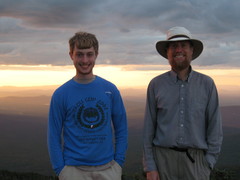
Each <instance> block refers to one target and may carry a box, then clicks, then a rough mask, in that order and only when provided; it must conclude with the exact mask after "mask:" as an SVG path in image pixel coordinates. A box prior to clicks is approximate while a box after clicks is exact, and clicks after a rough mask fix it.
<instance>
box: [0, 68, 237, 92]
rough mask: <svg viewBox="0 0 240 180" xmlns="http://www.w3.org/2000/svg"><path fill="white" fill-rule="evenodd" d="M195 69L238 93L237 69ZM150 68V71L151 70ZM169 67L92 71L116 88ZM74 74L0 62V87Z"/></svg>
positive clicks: (143, 82) (141, 83)
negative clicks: (1, 63)
mask: <svg viewBox="0 0 240 180" xmlns="http://www.w3.org/2000/svg"><path fill="white" fill-rule="evenodd" d="M193 68H194V69H195V70H197V71H199V72H202V73H204V74H207V75H209V76H211V77H212V78H213V79H214V80H215V83H216V85H217V87H218V88H221V89H222V88H225V89H231V90H233V91H238V90H239V91H238V92H240V69H237V68H236V69H233V68H228V69H223V68H214V69H210V68H201V67H193ZM153 69H154V70H153ZM167 70H169V66H168V65H165V66H164V65H122V66H120V65H118V66H113V65H109V66H107V65H96V66H95V68H94V74H96V75H99V76H101V77H103V78H105V79H107V80H109V81H111V82H113V83H114V84H116V85H117V86H118V87H120V88H124V87H146V86H147V85H148V83H149V81H150V80H151V79H152V78H153V77H155V76H157V75H159V74H161V73H163V72H166V71H167ZM74 75H75V69H74V67H73V66H72V65H70V66H50V65H41V66H21V65H11V66H7V65H0V77H1V81H0V86H18V87H22V86H42V85H59V84H62V83H64V82H66V81H67V80H69V79H70V78H72V77H73V76H74Z"/></svg>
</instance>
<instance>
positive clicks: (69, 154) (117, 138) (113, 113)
mask: <svg viewBox="0 0 240 180" xmlns="http://www.w3.org/2000/svg"><path fill="white" fill-rule="evenodd" d="M112 127H113V128H112ZM113 133H114V134H113ZM127 136H128V130H127V118H126V111H125V108H124V105H123V101H122V98H121V95H120V93H119V91H118V89H117V88H116V86H115V85H114V84H112V83H110V82H108V81H106V80H104V79H102V78H100V77H98V76H96V79H95V80H94V81H93V82H91V83H89V84H79V83H77V82H75V81H74V80H73V79H71V80H69V81H68V82H66V83H65V84H63V85H62V86H61V87H59V88H58V89H57V90H56V91H55V92H54V94H53V96H52V99H51V104H50V111H49V122H48V151H49V155H50V160H51V163H52V166H53V169H54V171H55V173H56V174H57V175H59V173H60V172H61V170H62V169H63V168H64V166H65V165H71V166H81V165H87V166H97V165H103V164H106V163H108V162H110V161H112V160H115V161H116V162H117V163H118V164H119V165H121V166H122V165H123V163H124V161H125V153H126V150H127Z"/></svg>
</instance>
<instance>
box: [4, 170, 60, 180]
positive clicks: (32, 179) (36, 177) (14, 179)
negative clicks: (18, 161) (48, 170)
mask: <svg viewBox="0 0 240 180" xmlns="http://www.w3.org/2000/svg"><path fill="white" fill-rule="evenodd" d="M0 179H1V180H57V179H58V178H57V177H51V176H43V175H40V174H37V173H18V172H10V171H5V170H1V171H0Z"/></svg>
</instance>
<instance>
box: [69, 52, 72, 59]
mask: <svg viewBox="0 0 240 180" xmlns="http://www.w3.org/2000/svg"><path fill="white" fill-rule="evenodd" d="M68 54H69V56H70V58H71V59H72V60H73V58H72V55H73V53H71V52H69V53H68Z"/></svg>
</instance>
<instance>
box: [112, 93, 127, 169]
mask: <svg viewBox="0 0 240 180" xmlns="http://www.w3.org/2000/svg"><path fill="white" fill-rule="evenodd" d="M112 121H113V127H114V132H115V155H114V160H115V161H116V162H117V163H118V164H119V165H120V166H123V163H124V161H125V154H126V151H127V144H128V127H127V117H126V111H125V108H124V105H123V101H122V98H121V95H120V93H119V91H118V90H117V91H116V94H114V97H113V104H112Z"/></svg>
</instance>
